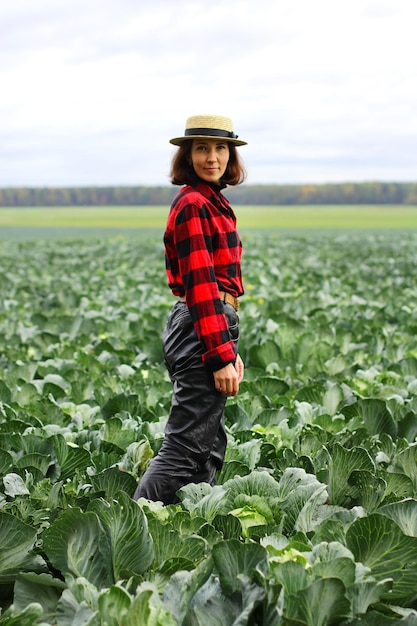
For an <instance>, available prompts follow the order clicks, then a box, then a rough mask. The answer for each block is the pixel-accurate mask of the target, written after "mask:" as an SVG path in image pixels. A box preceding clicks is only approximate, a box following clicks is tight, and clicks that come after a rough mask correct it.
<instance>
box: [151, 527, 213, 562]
mask: <svg viewBox="0 0 417 626" xmlns="http://www.w3.org/2000/svg"><path fill="white" fill-rule="evenodd" d="M149 531H150V533H151V535H152V538H153V542H154V562H153V566H154V567H155V568H159V569H162V568H163V567H164V566H165V563H167V562H168V561H169V562H170V564H169V567H170V568H171V566H172V563H171V560H172V559H187V560H190V561H192V562H194V563H198V562H199V561H201V560H202V559H203V558H204V557H205V556H206V543H205V541H204V540H203V539H202V538H201V537H198V536H188V537H187V536H185V537H184V536H183V537H180V538H179V537H178V532H176V531H175V530H173V529H172V528H171V527H170V526H169V525H167V524H160V523H159V522H158V521H156V520H149ZM179 563H180V562H179V561H178V564H179Z"/></svg>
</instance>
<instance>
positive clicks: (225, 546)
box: [212, 539, 268, 595]
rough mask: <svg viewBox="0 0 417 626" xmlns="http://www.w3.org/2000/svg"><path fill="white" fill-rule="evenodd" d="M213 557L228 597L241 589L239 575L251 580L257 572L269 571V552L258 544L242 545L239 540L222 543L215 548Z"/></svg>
mask: <svg viewBox="0 0 417 626" xmlns="http://www.w3.org/2000/svg"><path fill="white" fill-rule="evenodd" d="M212 556H213V561H214V564H215V567H216V569H217V571H218V573H219V578H220V583H221V586H222V588H223V590H224V592H225V593H226V594H227V595H230V594H232V593H233V592H234V591H237V590H238V589H239V583H238V576H239V575H242V574H243V575H245V576H247V577H248V578H249V579H251V578H252V576H253V573H254V571H255V570H257V569H259V570H260V571H266V569H267V562H268V558H267V552H266V550H265V548H263V547H262V546H260V545H259V544H257V543H241V542H239V541H238V540H237V539H228V540H226V541H221V542H219V543H217V544H216V545H215V546H213V550H212Z"/></svg>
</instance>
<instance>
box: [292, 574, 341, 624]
mask: <svg viewBox="0 0 417 626" xmlns="http://www.w3.org/2000/svg"><path fill="white" fill-rule="evenodd" d="M349 611H350V603H349V601H348V600H347V599H346V597H345V586H344V585H343V583H342V582H341V581H340V580H337V579H332V578H327V579H325V580H316V581H314V582H313V583H311V585H309V586H308V587H307V588H306V589H301V590H300V591H299V592H298V593H297V594H289V595H288V596H287V610H286V617H287V618H288V619H290V620H291V619H292V620H296V621H299V622H301V623H302V624H307V625H308V626H327V624H337V623H341V621H342V619H344V618H347V617H348V616H349Z"/></svg>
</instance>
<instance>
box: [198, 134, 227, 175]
mask: <svg viewBox="0 0 417 626" xmlns="http://www.w3.org/2000/svg"><path fill="white" fill-rule="evenodd" d="M229 155H230V153H229V144H228V143H227V141H222V140H221V139H218V138H216V139H206V138H204V139H193V143H192V145H191V163H192V165H193V167H194V171H195V173H196V174H197V176H199V177H200V178H201V179H202V180H205V181H206V182H207V183H216V184H218V185H219V184H220V180H221V178H222V176H223V174H224V173H225V171H226V168H227V164H228V162H229Z"/></svg>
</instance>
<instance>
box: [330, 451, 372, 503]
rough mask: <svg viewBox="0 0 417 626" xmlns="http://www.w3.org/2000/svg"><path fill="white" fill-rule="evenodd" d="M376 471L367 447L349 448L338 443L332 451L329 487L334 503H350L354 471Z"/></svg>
mask: <svg viewBox="0 0 417 626" xmlns="http://www.w3.org/2000/svg"><path fill="white" fill-rule="evenodd" d="M354 470H355V471H359V470H367V471H369V472H374V471H375V465H374V462H373V460H372V458H371V456H370V454H369V452H368V451H367V450H365V448H352V449H350V450H347V449H346V448H344V447H343V446H341V445H340V444H338V443H336V444H335V445H334V447H333V448H332V450H331V452H330V459H329V477H328V485H329V487H328V489H329V496H330V500H331V502H332V504H338V505H340V506H344V505H346V504H349V502H350V499H351V497H352V490H351V489H350V488H349V477H350V475H351V474H352V472H353V471H354Z"/></svg>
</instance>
